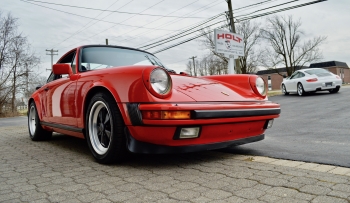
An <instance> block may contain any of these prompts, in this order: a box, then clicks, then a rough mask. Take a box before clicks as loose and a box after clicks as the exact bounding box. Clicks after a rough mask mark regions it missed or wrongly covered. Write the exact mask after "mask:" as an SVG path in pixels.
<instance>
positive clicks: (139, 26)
mask: <svg viewBox="0 0 350 203" xmlns="http://www.w3.org/2000/svg"><path fill="white" fill-rule="evenodd" d="M21 1H23V2H26V3H29V4H33V5H36V6H40V7H43V8H47V9H50V10H54V11H58V12H62V13H66V14H70V15H74V16H79V17H82V18H87V19H92V20H97V21H101V22H105V23H111V24H115V25H122V26H128V27H137V28H142V29H149V30H165V31H176V30H167V29H155V28H148V27H143V26H135V25H128V24H122V23H115V22H111V21H105V20H99V19H96V18H91V17H87V16H82V15H79V14H75V13H70V12H66V11H62V10H58V9H54V8H50V7H47V6H42V5H39V4H35V3H31V2H28V1H25V0H21Z"/></svg>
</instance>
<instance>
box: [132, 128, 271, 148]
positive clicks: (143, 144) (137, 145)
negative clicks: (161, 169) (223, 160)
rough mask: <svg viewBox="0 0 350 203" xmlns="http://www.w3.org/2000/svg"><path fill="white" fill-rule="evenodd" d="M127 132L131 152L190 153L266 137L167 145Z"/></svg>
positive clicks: (262, 135) (250, 141)
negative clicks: (140, 138) (154, 142)
mask: <svg viewBox="0 0 350 203" xmlns="http://www.w3.org/2000/svg"><path fill="white" fill-rule="evenodd" d="M126 134H127V147H128V149H129V151H130V152H133V153H142V154H165V153H189V152H197V151H207V150H214V149H222V148H227V147H233V146H237V145H242V144H247V143H252V142H257V141H260V140H263V139H264V138H265V135H264V134H261V135H258V136H252V137H247V138H242V139H236V140H230V141H224V142H216V143H208V144H197V145H185V146H166V145H158V144H152V143H147V142H142V141H138V140H136V139H135V138H133V136H131V135H130V133H129V132H128V130H127V129H126Z"/></svg>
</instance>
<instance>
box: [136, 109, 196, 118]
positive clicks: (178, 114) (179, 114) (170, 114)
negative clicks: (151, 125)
mask: <svg viewBox="0 0 350 203" xmlns="http://www.w3.org/2000/svg"><path fill="white" fill-rule="evenodd" d="M142 118H143V119H150V120H181V119H191V111H152V110H146V111H142Z"/></svg>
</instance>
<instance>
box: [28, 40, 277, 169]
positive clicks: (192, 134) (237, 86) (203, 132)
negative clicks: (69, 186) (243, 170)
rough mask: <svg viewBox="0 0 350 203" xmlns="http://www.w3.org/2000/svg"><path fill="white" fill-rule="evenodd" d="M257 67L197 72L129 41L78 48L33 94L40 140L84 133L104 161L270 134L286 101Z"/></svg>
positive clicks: (31, 114) (32, 114) (33, 126)
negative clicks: (179, 69)
mask: <svg viewBox="0 0 350 203" xmlns="http://www.w3.org/2000/svg"><path fill="white" fill-rule="evenodd" d="M266 94H267V87H266V83H265V82H264V80H263V79H262V78H260V77H258V76H256V75H215V76H203V77H191V76H189V75H188V74H185V73H180V74H176V73H175V72H174V71H172V70H169V69H167V68H166V67H165V66H164V65H163V64H162V63H161V62H160V60H159V59H158V58H157V57H155V56H154V55H153V54H151V53H148V52H145V51H142V50H137V49H133V48H127V47H119V46H101V45H89V46H81V47H78V48H75V49H72V50H71V51H69V52H68V53H66V54H65V55H64V56H63V57H61V58H60V59H59V60H58V62H57V64H54V65H53V67H52V73H51V75H50V76H49V78H48V79H47V84H45V85H43V86H42V87H40V88H39V87H38V89H37V91H36V92H34V93H33V95H32V96H31V98H30V99H29V102H28V106H29V111H28V128H29V135H30V138H31V139H32V140H34V141H36V140H44V139H48V138H50V137H51V136H52V132H58V133H63V134H67V135H70V136H76V137H79V138H85V139H86V140H87V143H88V145H89V148H90V150H91V152H92V154H93V156H94V157H95V159H96V160H97V161H98V162H100V163H111V162H115V161H120V160H122V159H124V158H125V155H126V153H128V151H130V152H133V153H155V154H158V153H177V152H194V151H201V150H212V149H219V148H225V147H231V146H234V145H241V144H246V143H250V142H255V141H259V140H262V139H264V132H265V130H266V129H267V128H270V127H271V126H272V123H273V119H274V118H277V117H279V114H280V105H279V104H276V103H272V102H270V101H268V100H267V96H266Z"/></svg>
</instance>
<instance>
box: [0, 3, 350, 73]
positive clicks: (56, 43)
mask: <svg viewBox="0 0 350 203" xmlns="http://www.w3.org/2000/svg"><path fill="white" fill-rule="evenodd" d="M41 1H43V2H51V3H58V4H66V5H72V6H83V7H89V8H96V9H107V10H118V11H123V12H133V13H142V14H153V15H164V16H190V17H198V18H169V17H161V16H147V15H130V14H121V13H111V12H107V11H105V12H102V11H94V10H86V9H79V8H72V7H64V6H58V5H50V4H44V3H38V2H32V3H35V4H37V5H41V6H45V7H48V8H44V7H40V6H37V5H33V4H29V3H26V2H24V1H20V0H0V2H1V8H0V9H1V11H2V12H4V13H7V12H11V14H12V15H13V16H14V17H16V18H18V24H19V30H20V31H21V32H22V33H23V34H24V35H25V36H27V37H28V40H29V42H30V43H31V45H32V48H33V50H34V51H35V52H36V53H37V55H39V56H40V58H41V61H42V65H41V67H39V69H40V71H41V72H42V75H44V76H47V75H48V74H49V71H45V69H46V68H50V63H51V58H50V56H48V55H46V52H45V49H51V48H53V49H57V50H59V52H58V56H54V62H56V61H57V60H58V59H59V57H61V56H62V55H63V54H64V53H66V52H67V51H69V50H70V49H72V48H75V47H77V46H80V45H85V44H105V39H106V38H108V39H109V44H112V45H120V46H129V47H135V48H138V47H140V46H142V45H145V44H147V43H149V42H153V41H156V40H159V39H162V37H165V36H170V35H172V34H175V33H176V32H178V31H180V30H182V29H184V28H185V27H188V26H191V25H193V24H195V23H198V22H200V21H203V20H205V19H207V18H210V17H212V16H215V15H217V14H219V13H222V12H224V11H227V3H226V1H225V0H186V1H184V0H178V1H173V0H147V1H146V0H99V1H86V0H73V1H72V0H70V1H69V0H59V1H58V0H41ZM262 1H264V0H232V3H233V9H235V8H240V7H243V6H247V5H250V4H254V3H259V2H262ZM288 1H289V0H272V1H270V2H268V3H265V4H262V5H260V6H254V7H250V8H249V9H241V10H238V11H234V14H235V16H237V17H238V16H239V15H243V14H248V13H251V12H254V11H257V10H259V9H263V8H267V7H269V6H273V5H277V4H281V3H285V2H288ZM310 1H312V0H299V1H297V2H295V3H291V4H287V5H285V6H282V7H277V8H274V9H271V10H276V9H278V8H283V7H288V6H292V5H296V4H301V3H306V2H310ZM49 8H52V9H56V10H52V9H49ZM57 10H60V11H57ZM349 10H350V1H349V0H328V1H326V2H322V3H318V4H314V5H310V6H305V7H302V8H297V9H293V10H290V11H284V12H281V13H279V15H293V17H294V18H295V19H299V18H300V20H301V21H302V30H303V31H304V33H305V39H310V38H312V37H314V36H319V35H322V36H327V37H328V38H327V41H326V43H324V44H323V45H322V47H321V49H322V52H323V57H324V58H323V60H322V61H330V60H336V61H342V62H346V63H347V64H348V65H350V57H349V55H350V35H349V33H350V26H349V25H348V22H349V20H350V12H349ZM266 11H268V10H265V11H263V12H266ZM64 12H67V13H64ZM68 13H73V14H75V15H80V16H75V15H72V14H68ZM258 13H262V12H258ZM255 14H256V13H255ZM81 16H85V17H88V18H96V19H102V20H103V21H108V22H101V21H97V20H92V19H88V18H84V17H81ZM220 20H225V17H219V18H217V20H216V21H220ZM216 21H213V22H216ZM256 21H258V22H259V23H261V26H264V18H258V19H256ZM110 22H112V23H110ZM113 23H122V24H125V25H116V24H113ZM218 25H221V24H218ZM218 25H216V26H218ZM216 26H215V27H216ZM139 27H144V28H139ZM146 28H148V29H146ZM195 34H198V33H195ZM192 36H194V35H192ZM189 37H190V36H188V37H185V38H181V39H180V41H182V40H184V39H186V38H189ZM176 42H178V41H172V42H169V43H167V44H165V45H162V46H160V47H156V48H154V49H150V50H147V51H149V52H153V51H156V50H158V49H160V48H162V47H166V46H169V45H172V44H175V43H176ZM206 54H208V51H207V50H205V49H204V47H203V46H202V45H201V43H200V41H199V40H193V41H191V42H188V43H186V44H183V45H180V46H177V47H175V48H172V49H169V50H167V51H164V52H161V53H159V54H156V55H157V57H158V58H160V59H161V60H162V61H163V62H164V63H165V64H166V65H168V67H170V68H173V69H174V70H176V71H177V72H179V71H184V70H185V68H186V66H185V64H186V63H187V61H188V58H189V57H192V56H197V58H198V59H201V58H202V57H203V56H205V55H206Z"/></svg>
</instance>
